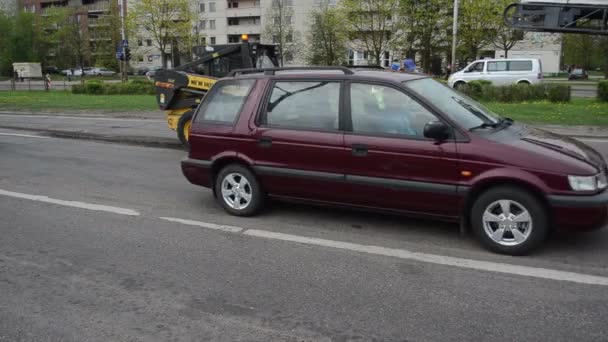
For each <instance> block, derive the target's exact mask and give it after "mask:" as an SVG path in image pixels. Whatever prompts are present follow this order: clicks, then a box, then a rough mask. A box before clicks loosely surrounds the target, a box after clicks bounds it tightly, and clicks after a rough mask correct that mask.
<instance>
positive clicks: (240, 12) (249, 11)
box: [226, 6, 262, 18]
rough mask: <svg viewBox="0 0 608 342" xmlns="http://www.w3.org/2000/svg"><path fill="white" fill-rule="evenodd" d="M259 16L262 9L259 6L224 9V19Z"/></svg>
mask: <svg viewBox="0 0 608 342" xmlns="http://www.w3.org/2000/svg"><path fill="white" fill-rule="evenodd" d="M261 15H262V8H261V7H259V6H256V7H244V8H227V9H226V17H228V18H242V17H259V16H261Z"/></svg>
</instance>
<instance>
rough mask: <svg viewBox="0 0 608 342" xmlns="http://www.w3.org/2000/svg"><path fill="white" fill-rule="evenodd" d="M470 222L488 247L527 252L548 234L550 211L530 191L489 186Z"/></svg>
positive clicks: (502, 252)
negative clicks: (490, 187) (548, 212)
mask: <svg viewBox="0 0 608 342" xmlns="http://www.w3.org/2000/svg"><path fill="white" fill-rule="evenodd" d="M470 219H471V226H472V229H473V232H474V233H475V235H476V237H477V239H478V240H479V241H480V242H481V243H482V244H483V245H484V246H485V247H487V248H488V249H490V250H492V251H494V252H497V253H501V254H508V255H525V254H528V253H530V252H532V251H533V250H535V249H536V248H538V247H540V245H542V244H543V243H544V241H545V240H546V238H547V235H548V231H549V226H548V217H547V212H546V210H545V208H544V206H543V205H542V203H540V201H539V200H537V199H536V198H535V197H534V196H533V195H531V194H530V193H529V192H527V191H525V190H523V189H519V188H512V187H498V188H494V189H490V190H488V191H486V192H484V193H483V194H481V196H479V197H478V198H477V200H475V203H474V204H473V207H472V209H471V218H470Z"/></svg>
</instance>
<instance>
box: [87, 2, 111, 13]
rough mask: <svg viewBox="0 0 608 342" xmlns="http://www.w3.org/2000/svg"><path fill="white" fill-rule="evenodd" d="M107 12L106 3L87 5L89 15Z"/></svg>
mask: <svg viewBox="0 0 608 342" xmlns="http://www.w3.org/2000/svg"><path fill="white" fill-rule="evenodd" d="M109 10H110V2H107V1H104V2H98V3H95V4H91V5H87V11H89V13H99V12H107V11H109Z"/></svg>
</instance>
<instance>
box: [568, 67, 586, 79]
mask: <svg viewBox="0 0 608 342" xmlns="http://www.w3.org/2000/svg"><path fill="white" fill-rule="evenodd" d="M588 79H589V74H588V73H587V70H585V69H573V70H572V72H570V75H568V80H569V81H572V80H588Z"/></svg>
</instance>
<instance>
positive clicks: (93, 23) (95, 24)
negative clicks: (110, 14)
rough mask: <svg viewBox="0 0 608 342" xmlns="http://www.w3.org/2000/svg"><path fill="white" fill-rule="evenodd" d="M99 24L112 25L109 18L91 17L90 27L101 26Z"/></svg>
mask: <svg viewBox="0 0 608 342" xmlns="http://www.w3.org/2000/svg"><path fill="white" fill-rule="evenodd" d="M99 26H110V23H109V22H108V21H107V20H99V19H95V18H89V27H99Z"/></svg>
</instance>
